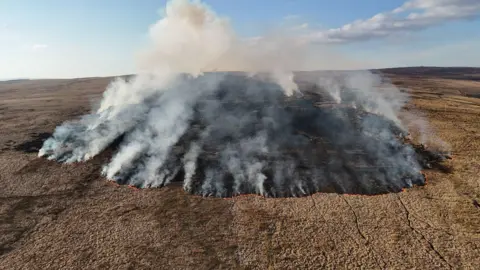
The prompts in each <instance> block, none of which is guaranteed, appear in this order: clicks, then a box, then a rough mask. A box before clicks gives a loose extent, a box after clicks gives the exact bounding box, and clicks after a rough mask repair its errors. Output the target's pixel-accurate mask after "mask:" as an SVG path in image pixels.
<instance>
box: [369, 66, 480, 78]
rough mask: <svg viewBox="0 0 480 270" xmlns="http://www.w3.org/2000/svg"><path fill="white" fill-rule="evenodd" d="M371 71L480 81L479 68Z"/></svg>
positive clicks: (386, 69) (387, 69)
mask: <svg viewBox="0 0 480 270" xmlns="http://www.w3.org/2000/svg"><path fill="white" fill-rule="evenodd" d="M372 71H374V72H375V71H377V72H381V73H384V74H389V75H401V76H413V77H418V76H422V77H441V78H444V79H454V80H473V81H480V68H478V67H423V66H422V67H398V68H384V69H374V70H372Z"/></svg>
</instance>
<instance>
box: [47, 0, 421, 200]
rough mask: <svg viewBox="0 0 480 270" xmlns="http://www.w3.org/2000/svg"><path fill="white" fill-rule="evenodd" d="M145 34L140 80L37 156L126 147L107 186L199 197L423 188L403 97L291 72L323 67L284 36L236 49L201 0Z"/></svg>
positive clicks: (350, 80)
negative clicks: (173, 188) (172, 186)
mask: <svg viewBox="0 0 480 270" xmlns="http://www.w3.org/2000/svg"><path fill="white" fill-rule="evenodd" d="M150 36H151V40H152V43H153V45H152V46H151V47H150V48H148V49H146V50H144V51H142V52H141V53H140V55H139V67H140V70H141V71H140V73H139V75H137V76H135V77H133V78H130V79H128V80H126V79H117V80H115V81H113V82H112V83H111V84H110V85H109V87H108V88H107V90H106V91H105V92H104V94H103V99H102V101H101V103H100V105H99V107H98V109H97V110H96V111H94V112H92V113H91V114H89V115H85V116H83V117H82V118H81V119H79V120H75V121H71V122H67V123H64V124H62V125H61V126H59V127H57V128H56V130H55V132H54V134H53V136H52V137H51V138H49V139H48V140H46V141H45V143H44V145H43V147H42V148H41V149H40V151H39V156H46V157H47V158H48V159H51V160H56V161H59V162H65V163H71V162H82V161H87V160H89V159H90V158H92V157H94V156H96V155H98V154H99V153H101V152H102V151H103V150H105V149H106V148H107V147H108V146H109V145H111V144H112V142H114V141H115V140H117V139H118V138H122V141H121V143H120V146H119V149H118V151H117V152H116V153H115V154H114V155H113V157H112V159H111V160H110V162H109V163H108V164H106V165H105V166H104V167H103V169H102V174H103V175H104V176H105V177H106V178H108V179H110V180H114V181H117V182H118V183H121V184H130V185H134V186H137V187H144V188H145V187H160V186H164V185H167V184H169V183H170V182H172V181H177V180H178V179H180V180H182V181H183V187H184V189H185V190H186V191H188V192H191V193H194V194H200V195H204V196H220V197H223V196H231V195H233V194H242V193H257V194H262V195H265V196H292V195H305V194H310V193H312V192H316V191H328V190H336V191H338V192H352V191H356V192H364V193H376V192H388V191H398V190H401V189H402V188H405V187H410V186H412V185H413V184H422V183H423V182H424V178H423V177H422V175H421V173H420V170H421V167H420V165H419V163H418V162H417V159H416V156H415V151H414V149H413V148H412V147H411V146H410V145H408V144H404V143H403V141H402V138H403V137H404V136H405V135H406V134H407V130H406V128H405V125H404V124H403V123H402V122H401V121H400V119H399V118H398V115H399V111H400V110H401V109H402V106H403V105H404V103H405V102H406V100H407V97H406V96H404V94H403V93H401V92H400V91H398V90H397V89H396V88H395V87H393V86H392V85H389V84H388V83H387V82H385V81H383V80H382V78H381V77H380V76H378V75H375V74H372V73H370V72H366V71H365V72H334V73H331V72H324V73H318V72H317V73H308V72H305V73H302V74H294V73H293V71H294V70H302V69H303V70H305V69H309V67H310V66H311V65H312V64H313V63H314V62H315V61H321V57H320V55H321V54H320V53H319V52H318V51H315V50H314V48H315V47H314V46H312V45H311V44H308V43H307V42H305V41H303V40H302V39H301V38H298V37H295V36H292V35H291V33H289V34H288V35H285V36H281V35H278V34H276V35H273V36H271V37H263V38H258V39H254V40H253V39H252V40H243V39H240V38H238V37H237V36H236V35H235V33H234V31H233V30H232V29H231V27H230V25H229V22H228V20H227V19H225V18H221V17H219V16H217V15H216V14H214V13H213V12H212V11H211V10H210V9H209V8H208V7H207V6H205V5H204V4H202V3H200V2H197V1H195V2H191V1H187V0H173V1H171V2H169V3H168V4H167V6H166V8H165V10H164V14H163V17H162V19H161V20H160V21H158V22H157V23H156V24H154V25H153V26H152V27H151V29H150ZM227 71H229V72H227ZM231 71H235V72H231ZM302 87H303V88H308V89H302Z"/></svg>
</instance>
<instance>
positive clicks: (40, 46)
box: [32, 44, 48, 51]
mask: <svg viewBox="0 0 480 270" xmlns="http://www.w3.org/2000/svg"><path fill="white" fill-rule="evenodd" d="M46 48H48V45H47V44H33V45H32V50H34V51H41V50H45V49H46Z"/></svg>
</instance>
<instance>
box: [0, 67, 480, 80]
mask: <svg viewBox="0 0 480 270" xmlns="http://www.w3.org/2000/svg"><path fill="white" fill-rule="evenodd" d="M430 68H434V69H435V68H437V69H478V70H479V71H480V67H475V66H399V67H383V68H365V69H337V70H336V69H323V70H322V69H319V70H294V71H293V73H298V72H350V71H385V70H395V69H430ZM214 72H217V71H207V72H204V73H214ZM218 72H227V73H228V72H243V71H233V70H232V71H218ZM136 75H138V73H132V74H117V75H106V76H87V77H45V78H35V77H32V78H29V77H23V78H20V77H19V78H0V82H13V81H34V80H75V79H102V78H118V77H126V76H136Z"/></svg>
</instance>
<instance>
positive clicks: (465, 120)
mask: <svg viewBox="0 0 480 270" xmlns="http://www.w3.org/2000/svg"><path fill="white" fill-rule="evenodd" d="M402 72H403V73H402V74H393V72H390V73H389V74H388V75H389V77H391V79H392V81H393V82H394V83H395V84H397V85H399V86H400V87H404V88H406V89H407V90H406V91H408V92H411V94H412V97H413V99H412V100H411V102H410V104H409V108H416V109H418V110H420V111H421V112H422V113H423V114H424V115H425V116H426V117H428V118H429V120H430V122H431V124H432V126H433V128H434V129H435V130H436V131H437V134H438V135H439V136H440V137H441V138H442V139H444V140H445V141H447V142H449V143H450V145H451V147H452V153H453V160H452V161H449V162H450V164H449V165H450V166H453V171H448V172H442V171H439V170H430V171H426V176H427V178H428V184H427V185H425V186H417V187H414V188H412V189H408V190H406V191H404V192H401V193H390V194H384V195H376V196H362V195H338V194H335V193H317V194H314V195H312V196H308V197H302V198H281V199H280V198H279V199H274V198H269V199H265V198H262V197H259V196H254V195H248V196H240V197H235V198H233V199H221V198H201V197H197V196H192V195H188V194H186V193H185V192H184V191H183V190H182V189H181V187H179V186H175V185H173V186H170V187H165V188H161V189H146V190H135V189H130V188H128V187H126V186H117V185H113V184H109V183H108V182H106V181H105V180H104V179H103V178H101V177H100V175H99V171H100V165H101V164H103V162H104V160H105V159H108V156H109V155H110V154H111V153H109V151H106V152H105V153H103V154H102V155H100V156H98V157H96V158H95V159H93V160H91V161H90V162H87V163H82V164H71V165H65V164H63V165H62V164H58V163H56V162H53V161H48V160H45V159H39V158H37V157H36V150H37V149H38V148H39V147H41V143H42V141H43V140H44V139H45V138H46V137H48V135H49V134H50V133H51V132H52V131H53V130H54V128H55V126H57V125H58V124H60V123H62V122H63V121H65V120H69V119H72V118H75V117H76V116H79V115H81V114H83V113H85V112H87V111H88V109H89V107H90V105H89V104H90V101H91V100H92V99H96V98H99V97H100V95H101V93H102V92H103V89H104V87H105V86H106V84H107V83H108V81H109V80H110V79H109V78H87V79H76V80H37V81H28V80H27V81H18V82H10V83H5V84H2V83H0V126H1V127H2V128H1V129H0V183H1V184H2V186H1V187H2V188H1V189H0V269H93V268H114V269H149V268H154V269H218V268H224V269H225V268H227V269H267V268H268V269H298V268H310V269H321V268H328V269H341V268H366V269H387V268H388V269H412V268H419V269H449V268H454V269H475V268H476V267H475V265H477V266H478V265H480V229H479V228H480V208H479V202H480V184H479V174H480V166H479V165H478V164H480V133H479V132H480V99H478V98H474V97H469V96H472V94H473V95H475V94H478V93H480V83H479V82H478V81H476V80H471V79H459V78H455V79H451V78H445V77H441V76H440V75H437V76H435V75H431V74H428V76H424V77H422V76H421V74H420V75H419V74H418V70H417V71H415V74H414V76H413V77H412V76H410V75H409V74H405V73H404V70H402ZM452 72H453V71H450V73H449V74H450V75H449V76H451V73H452ZM453 73H454V72H453ZM472 76H473V75H472Z"/></svg>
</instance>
